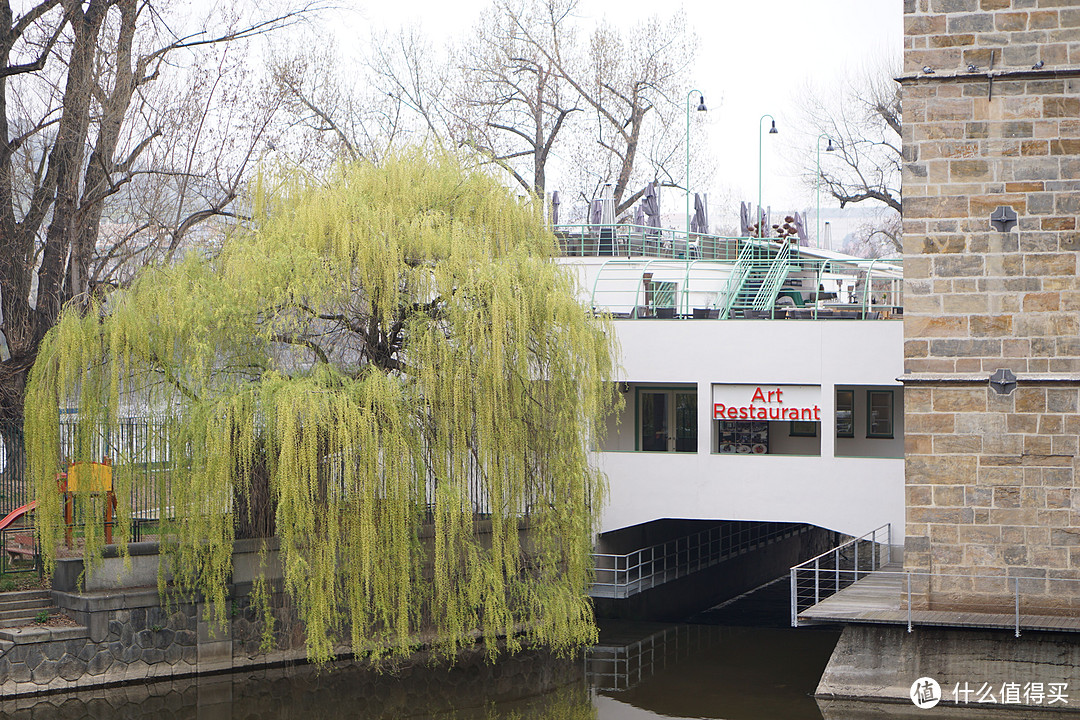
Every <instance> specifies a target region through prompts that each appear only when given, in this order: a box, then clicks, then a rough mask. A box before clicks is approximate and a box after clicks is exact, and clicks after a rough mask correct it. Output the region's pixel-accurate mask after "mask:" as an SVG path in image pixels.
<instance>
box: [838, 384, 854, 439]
mask: <svg viewBox="0 0 1080 720" xmlns="http://www.w3.org/2000/svg"><path fill="white" fill-rule="evenodd" d="M841 396H846V397H847V403H846V407H845V406H844V404H843V403H841V400H840V398H841ZM841 411H846V412H849V413H851V415H850V417H849V419H848V421H847V426H848V431H847V432H844V431H842V430H841V429H840V412H841ZM835 413H836V437H838V438H853V437H855V391H854V390H850V389H847V390H840V389H839V388H837V390H836V410H835Z"/></svg>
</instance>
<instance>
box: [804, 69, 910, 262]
mask: <svg viewBox="0 0 1080 720" xmlns="http://www.w3.org/2000/svg"><path fill="white" fill-rule="evenodd" d="M893 74H894V73H892V72H890V71H889V67H888V66H887V65H886V64H880V65H879V66H877V67H874V68H873V69H871V70H868V71H867V72H866V73H865V74H863V75H860V76H852V77H848V78H846V79H845V80H844V83H843V85H842V87H841V89H840V90H839V92H837V93H834V94H832V95H829V94H822V93H818V92H814V91H808V92H807V93H806V95H805V97H804V98H803V100H802V102H801V103H800V104H801V106H802V107H803V108H804V109H805V110H804V118H803V119H804V122H805V124H806V125H807V127H808V128H809V129H810V130H811V131H812V134H813V135H814V136H815V137H817V136H819V135H826V136H828V138H830V139H831V141H832V145H833V147H834V148H835V150H834V151H833V152H831V153H829V156H831V159H829V160H828V162H826V157H825V155H824V154H823V155H822V163H821V168H820V176H819V175H818V168H817V165H816V152H814V151H813V150H812V151H811V152H809V153H802V154H801V155H802V157H804V158H805V161H804V163H803V168H802V169H803V174H804V177H806V178H807V179H808V182H809V183H810V184H811V185H812V186H813V185H814V184H815V182H816V181H817V180H820V182H821V186H822V189H824V190H825V191H826V192H828V193H829V195H831V196H832V197H833V198H835V199H836V200H837V201H838V202H839V203H840V207H841V208H843V207H845V206H846V205H848V204H849V203H860V202H870V203H877V204H880V205H882V206H884V207H885V208H889V209H890V210H891V211H892V212H886V213H882V214H881V222H879V223H871V224H868V225H866V226H865V227H864V228H863V230H862V231H860V236H861V237H860V244H861V245H864V246H866V247H867V248H869V247H871V246H880V245H881V244H882V243H884V246H885V247H887V248H888V251H889V252H898V251H899V250H900V236H899V234H898V233H896V232H895V231H894V226H895V225H896V223H897V221H898V219H899V215H900V212H901V205H902V200H901V192H900V171H901V168H902V166H903V157H902V155H901V143H900V128H901V103H900V86H899V84H898V83H896V82H895V81H893V80H892V77H893Z"/></svg>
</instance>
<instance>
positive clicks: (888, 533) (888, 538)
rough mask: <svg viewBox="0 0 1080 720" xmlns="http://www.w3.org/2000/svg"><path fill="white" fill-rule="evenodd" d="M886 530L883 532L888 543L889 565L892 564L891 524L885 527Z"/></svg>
mask: <svg viewBox="0 0 1080 720" xmlns="http://www.w3.org/2000/svg"><path fill="white" fill-rule="evenodd" d="M885 527H886V528H888V529H887V530H886V531H885V538H886V539H887V540H888V541H889V564H890V565H891V564H892V523H888V524H887V525H885Z"/></svg>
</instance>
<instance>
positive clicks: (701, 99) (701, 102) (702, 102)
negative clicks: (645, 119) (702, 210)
mask: <svg viewBox="0 0 1080 720" xmlns="http://www.w3.org/2000/svg"><path fill="white" fill-rule="evenodd" d="M694 93H697V94H698V106H697V109H698V112H705V111H706V110H708V108H706V107H705V96H704V95H703V94H702V93H701V91H700V90H691V91H690V92H688V93H686V259H687V260H689V259H690V96H691V95H693V94H694Z"/></svg>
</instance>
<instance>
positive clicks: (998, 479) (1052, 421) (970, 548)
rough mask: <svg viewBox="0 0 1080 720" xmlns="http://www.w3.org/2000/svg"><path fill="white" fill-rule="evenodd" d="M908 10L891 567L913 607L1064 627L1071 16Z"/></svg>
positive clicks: (1073, 317)
mask: <svg viewBox="0 0 1080 720" xmlns="http://www.w3.org/2000/svg"><path fill="white" fill-rule="evenodd" d="M904 11H905V53H904V74H903V76H902V77H901V78H900V82H901V83H902V88H903V135H904V137H903V140H904V160H905V163H904V170H903V189H904V271H905V293H904V297H905V309H904V313H905V318H904V335H905V346H904V355H905V372H906V375H905V378H904V380H905V393H904V405H905V414H906V416H905V422H906V428H907V436H906V458H907V463H906V476H907V486H906V495H907V496H906V501H907V546H906V553H905V564H906V566H907V568H908V569H909V570H912V571H919V572H922V573H931V576H932V578H933V579H932V580H931V581H930V582H929V584H928V585H927V584H923V585H922V586H921V591H922V594H921V598H920V600H921V602H920V604H921V605H922V607H929V608H931V609H949V610H983V611H991V612H1009V613H1011V612H1012V611H1013V608H1014V605H1013V604H1014V601H1015V597H1016V593H1017V591H1018V592H1019V595H1020V603H1021V612H1024V613H1031V614H1047V615H1054V614H1061V613H1064V612H1068V611H1075V610H1077V609H1080V485H1078V484H1077V480H1078V479H1080V476H1078V474H1077V468H1078V466H1080V461H1078V459H1077V455H1078V443H1077V438H1078V435H1080V406H1078V404H1080V282H1078V279H1077V271H1078V269H1080V268H1078V259H1077V255H1078V251H1080V0H905V5H904ZM969 66H970V67H969ZM924 68H926V70H924ZM928 70H929V71H932V72H929V71H928ZM1000 206H1006V207H1008V208H1011V209H1012V210H1013V211H1015V213H1016V216H1017V220H1018V222H1017V224H1016V226H1015V227H1013V228H1012V229H1010V230H1008V231H999V230H995V229H993V228H992V227H991V224H990V215H991V213H992V212H993V211H994V210H995V209H996V208H998V207H1000ZM998 369H1007V370H1009V371H1011V372H1012V373H1013V374H1015V383H1014V384H1004V385H1002V386H1001V390H1002V393H1000V394H999V392H998V391H997V390H996V389H995V388H994V387H992V386H991V385H990V383H989V382H988V380H989V378H990V376H991V374H992V373H994V372H995V371H997V370H998ZM1021 578H1022V579H1021Z"/></svg>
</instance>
